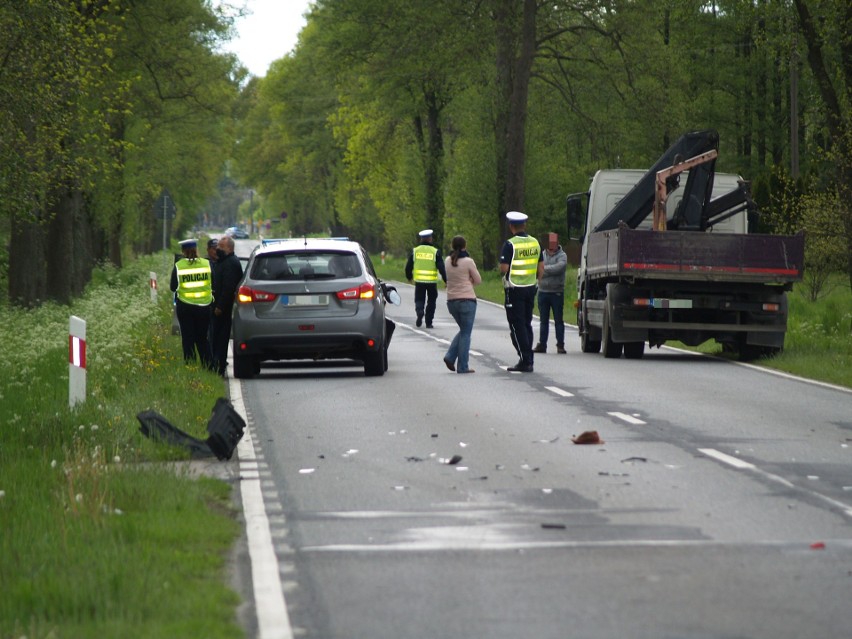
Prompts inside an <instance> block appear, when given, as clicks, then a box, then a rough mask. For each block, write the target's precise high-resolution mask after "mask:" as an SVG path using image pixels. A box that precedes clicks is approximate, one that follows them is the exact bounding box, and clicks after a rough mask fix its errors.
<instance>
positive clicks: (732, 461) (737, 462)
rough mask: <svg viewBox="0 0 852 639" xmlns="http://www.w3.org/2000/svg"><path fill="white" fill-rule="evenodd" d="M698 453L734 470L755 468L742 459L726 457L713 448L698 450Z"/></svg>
mask: <svg viewBox="0 0 852 639" xmlns="http://www.w3.org/2000/svg"><path fill="white" fill-rule="evenodd" d="M698 452H699V453H704V454H705V455H707V456H708V457H712V458H713V459H715V460H717V461H720V462H722V463H725V464H728V465H729V466H733V467H734V468H739V469H742V470H745V469H753V468H756V466H755V465H754V464H749V463H748V462H744V461H743V460H742V459H737V458H736V457H732V456H731V455H726V454H725V453H723V452H720V451H718V450H716V449H715V448H699V449H698Z"/></svg>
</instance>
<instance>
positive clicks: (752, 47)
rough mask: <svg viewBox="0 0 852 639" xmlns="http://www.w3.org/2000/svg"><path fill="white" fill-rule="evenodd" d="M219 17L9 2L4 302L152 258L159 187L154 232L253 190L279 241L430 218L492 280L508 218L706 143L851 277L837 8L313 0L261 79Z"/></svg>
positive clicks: (410, 224) (190, 5)
mask: <svg viewBox="0 0 852 639" xmlns="http://www.w3.org/2000/svg"><path fill="white" fill-rule="evenodd" d="M222 6H224V7H225V10H230V9H229V8H228V7H227V5H222ZM232 18H233V14H231V15H228V14H227V13H225V12H224V11H223V10H218V9H217V10H214V9H212V8H211V5H210V3H209V2H207V1H206V0H149V1H148V2H145V3H139V2H134V1H132V0H74V1H71V2H68V1H60V0H36V1H27V0H11V1H10V2H6V3H4V4H3V5H2V6H0V28H2V32H3V33H4V39H3V40H2V41H0V115H2V118H0V196H2V198H0V225H1V226H0V236H2V237H3V238H5V239H6V240H7V241H6V242H4V243H3V244H4V245H7V246H8V248H7V249H2V248H0V277H4V276H5V278H6V281H7V283H8V295H9V298H10V299H11V300H12V301H14V302H16V303H19V304H36V303H39V301H40V300H44V299H56V300H59V301H64V300H67V299H68V298H69V296H73V295H75V294H76V293H78V292H79V291H80V290H82V286H83V285H84V284H85V282H86V281H87V278H88V276H89V273H90V272H91V268H92V266H93V265H94V264H95V263H97V262H98V261H103V260H109V261H112V262H114V263H116V264H120V263H121V260H122V259H123V256H126V255H128V254H132V253H134V252H145V251H153V250H158V249H159V248H161V242H162V240H161V238H160V233H161V230H162V229H161V226H160V225H161V224H162V222H160V221H158V220H156V218H155V217H154V215H153V214H152V211H151V207H152V205H153V203H154V201H155V200H156V198H157V196H158V194H159V193H160V191H161V190H162V189H163V188H168V189H169V191H170V193H171V194H172V195H173V196H174V199H175V202H176V204H177V210H178V215H177V218H176V219H175V220H173V221H171V222H170V223H169V226H168V228H167V232H168V236H169V237H175V236H180V235H182V234H183V233H184V232H185V231H186V230H188V229H189V228H191V227H193V226H194V225H196V224H201V223H203V221H205V220H206V221H208V222H215V223H222V224H224V223H226V221H227V222H228V223H230V222H231V221H232V220H231V218H232V217H233V216H235V215H236V213H235V212H232V211H235V210H236V207H237V206H239V205H240V202H241V201H242V200H243V199H244V197H245V196H244V193H246V192H249V191H248V190H249V189H251V191H250V192H251V193H252V194H253V195H252V202H254V198H255V197H256V198H257V202H258V203H259V205H258V206H257V207H253V208H254V209H255V210H261V211H262V212H263V215H264V216H265V217H269V218H273V219H276V220H279V222H278V224H279V227H278V229H279V230H280V231H281V232H285V233H293V234H327V233H331V234H334V235H350V236H352V237H355V238H357V239H358V240H359V241H361V242H362V243H364V244H365V245H366V246H368V247H369V248H370V249H373V250H379V249H383V250H388V251H390V252H396V253H400V252H402V251H404V250H406V248H407V247H408V246H410V245H411V243H412V242H413V241H414V239H415V237H416V233H417V231H418V230H420V229H422V228H425V227H430V228H433V229H435V231H436V235H437V237H438V241H439V242H443V241H444V240H445V239H446V238H449V237H452V236H453V235H455V234H459V233H460V234H463V235H465V236H466V237H467V239H468V246H469V247H470V249H471V250H472V251H473V252H474V254H476V255H478V256H480V258H481V261H482V264H483V266H484V267H485V268H491V267H493V266H494V263H495V260H496V251H497V247H498V246H499V243H500V241H501V240H502V239H503V237H504V236H505V233H506V229H505V226H504V223H503V216H504V214H505V212H506V211H507V210H511V209H519V210H523V211H524V212H526V213H528V214H529V215H530V216H531V220H530V228H531V230H532V232H534V233H540V232H546V231H556V232H560V233H563V234H564V233H565V231H566V230H567V229H566V225H565V214H564V203H565V196H566V195H567V194H568V193H571V192H577V191H583V190H585V189H586V188H587V185H588V180H589V178H590V177H591V175H592V174H593V173H594V171H595V170H597V169H599V168H612V167H636V168H642V167H647V166H649V165H650V164H651V163H652V162H653V161H654V160H655V159H656V158H657V157H658V156H659V154H660V153H661V152H662V151H663V150H664V149H665V148H667V147H668V146H669V145H670V144H671V142H673V141H674V140H675V139H676V138H677V137H678V136H679V135H681V134H682V133H683V132H685V131H689V130H696V129H705V128H712V129H716V130H718V131H719V133H720V137H721V148H720V158H719V160H718V164H717V166H718V169H719V170H720V171H728V172H735V173H739V174H741V175H743V176H744V177H745V178H746V179H748V180H751V181H752V183H753V192H754V194H755V196H756V198H757V199H758V201H759V202H760V203H761V204H762V205H763V207H764V210H765V211H766V214H765V215H764V217H763V220H762V222H761V230H763V231H766V232H776V231H777V232H790V231H795V230H801V229H807V230H809V231H810V233H811V235H813V237H814V238H816V237H824V236H825V230H826V229H825V226H826V225H827V223H828V221H832V220H833V221H834V224H832V226H831V228H833V229H835V231H834V234H835V235H836V234H837V231H838V230H839V232H840V234H841V235H842V245H841V246H842V248H840V249H838V244H837V242H833V243H830V246H831V247H832V248H831V250H830V251H829V250H828V249H827V248H826V249H825V250H823V249H820V248H819V247H820V246H828V244H825V245H824V244H822V243H817V242H815V243H814V248H815V253H814V254H812V255H811V259H812V260H813V259H817V260H818V259H820V256H821V255H823V254H825V255H826V263H825V264H823V265H822V266H821V268H824V267H825V265H826V264H827V265H830V266H831V267H832V268H836V265H837V264H838V263H839V262H842V263H844V268H846V269H847V271H848V273H849V275H850V282H852V197H850V196H852V193H850V189H852V111H850V105H852V45H850V40H849V33H852V9H850V7H849V6H848V3H846V2H841V1H840V0H792V1H785V2H769V1H768V0H748V1H747V0H728V1H725V2H713V3H711V2H704V1H701V0H686V1H679V2H673V1H672V0H648V1H647V2H642V3H637V2H631V1H629V0H607V1H601V0H569V1H565V2H550V3H547V2H541V0H417V1H416V2H410V1H407V0H315V2H314V3H313V4H312V5H311V9H310V11H309V13H308V15H307V25H306V27H305V28H304V29H303V31H302V33H301V34H300V38H299V43H298V45H297V47H296V49H295V50H294V51H293V52H292V53H290V54H287V55H284V56H282V57H281V58H280V59H279V60H277V61H276V62H275V63H274V64H273V65H272V66H271V68H270V70H269V72H268V73H267V75H266V76H265V77H263V78H251V77H248V76H247V73H246V71H245V70H244V69H242V68H241V67H240V66H239V62H238V61H237V60H235V59H233V57H232V56H229V55H225V54H222V53H220V52H219V44H220V42H221V41H222V40H223V39H225V38H227V37H228V35H229V33H230V28H231V21H232ZM242 206H243V210H244V209H245V207H246V206H247V205H246V204H243V205H242ZM226 209H227V210H226ZM813 209H818V210H813ZM284 213H286V216H284V215H283V214H284ZM251 214H254V213H253V212H251ZM817 231H819V232H821V233H817ZM4 251H5V252H4ZM838 251H839V252H840V254H842V259H839V257H838V255H839V253H838ZM829 253H830V254H831V257H830V258H829V257H828V254H829ZM811 263H814V262H813V261H811Z"/></svg>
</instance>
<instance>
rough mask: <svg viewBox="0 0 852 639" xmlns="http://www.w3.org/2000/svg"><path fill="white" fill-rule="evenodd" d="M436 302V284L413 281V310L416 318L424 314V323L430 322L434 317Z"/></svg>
mask: <svg viewBox="0 0 852 639" xmlns="http://www.w3.org/2000/svg"><path fill="white" fill-rule="evenodd" d="M437 302H438V284H437V282H435V283H425V282H415V283H414V312H415V313H417V318H418V319H419V318H421V317H423V316H424V315H425V316H426V325H427V326H428V325H429V324H431V323H432V319H433V318H434V317H435V306H436V305H437Z"/></svg>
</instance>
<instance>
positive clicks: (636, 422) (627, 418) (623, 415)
mask: <svg viewBox="0 0 852 639" xmlns="http://www.w3.org/2000/svg"><path fill="white" fill-rule="evenodd" d="M607 415H610V416H612V417H617V418H618V419H623V420H624V421H626V422H627V423H628V424H634V425H635V426H641V425H642V424H646V423H647V422H643V421H642V420H641V419H636V418H635V417H633V415H628V414H627V413H619V412H614V413H607Z"/></svg>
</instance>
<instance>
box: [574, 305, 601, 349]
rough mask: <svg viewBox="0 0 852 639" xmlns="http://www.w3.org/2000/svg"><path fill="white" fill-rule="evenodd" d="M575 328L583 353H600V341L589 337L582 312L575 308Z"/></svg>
mask: <svg viewBox="0 0 852 639" xmlns="http://www.w3.org/2000/svg"><path fill="white" fill-rule="evenodd" d="M577 329H578V331H579V333H580V350H582V351H583V352H584V353H600V352H601V341H600V340H599V339H592V338H591V337H589V329H588V328H587V327H586V325H585V322H584V321H583V313H581V312H580V309H577Z"/></svg>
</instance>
